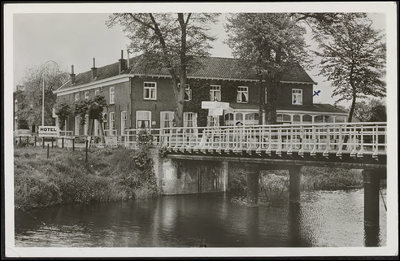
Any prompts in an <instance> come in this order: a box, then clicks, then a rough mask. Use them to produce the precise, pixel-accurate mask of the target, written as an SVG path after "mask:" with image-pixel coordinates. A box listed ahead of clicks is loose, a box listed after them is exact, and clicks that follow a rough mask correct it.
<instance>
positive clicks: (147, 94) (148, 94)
mask: <svg viewBox="0 0 400 261" xmlns="http://www.w3.org/2000/svg"><path fill="white" fill-rule="evenodd" d="M143 99H145V100H157V83H155V82H144V83H143Z"/></svg>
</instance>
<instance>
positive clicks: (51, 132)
mask: <svg viewBox="0 0 400 261" xmlns="http://www.w3.org/2000/svg"><path fill="white" fill-rule="evenodd" d="M59 136H60V130H59V129H58V127H57V126H39V137H59Z"/></svg>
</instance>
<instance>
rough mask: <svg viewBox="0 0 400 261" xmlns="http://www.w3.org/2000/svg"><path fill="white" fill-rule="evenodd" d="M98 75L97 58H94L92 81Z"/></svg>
mask: <svg viewBox="0 0 400 261" xmlns="http://www.w3.org/2000/svg"><path fill="white" fill-rule="evenodd" d="M96 77H97V68H96V61H95V58H93V67H92V81H94V80H96Z"/></svg>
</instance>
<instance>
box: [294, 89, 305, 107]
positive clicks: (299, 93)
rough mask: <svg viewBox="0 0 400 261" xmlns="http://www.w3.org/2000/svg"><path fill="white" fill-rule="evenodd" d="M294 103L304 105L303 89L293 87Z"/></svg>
mask: <svg viewBox="0 0 400 261" xmlns="http://www.w3.org/2000/svg"><path fill="white" fill-rule="evenodd" d="M292 104H294V105H302V104H303V90H302V89H292Z"/></svg>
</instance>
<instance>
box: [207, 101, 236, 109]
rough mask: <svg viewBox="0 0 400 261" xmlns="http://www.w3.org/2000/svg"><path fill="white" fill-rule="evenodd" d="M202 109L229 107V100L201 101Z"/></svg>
mask: <svg viewBox="0 0 400 261" xmlns="http://www.w3.org/2000/svg"><path fill="white" fill-rule="evenodd" d="M201 108H202V109H224V110H227V109H229V102H217V101H202V102H201Z"/></svg>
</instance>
